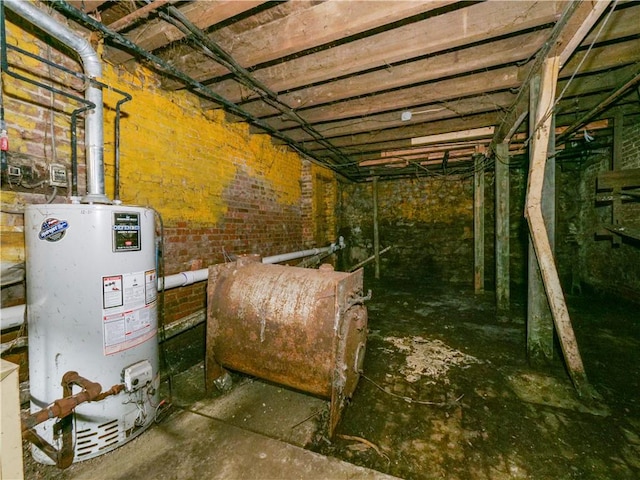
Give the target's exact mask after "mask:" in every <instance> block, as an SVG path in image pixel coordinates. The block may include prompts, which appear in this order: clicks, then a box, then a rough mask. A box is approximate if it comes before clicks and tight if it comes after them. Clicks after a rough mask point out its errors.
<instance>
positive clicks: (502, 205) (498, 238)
mask: <svg viewBox="0 0 640 480" xmlns="http://www.w3.org/2000/svg"><path fill="white" fill-rule="evenodd" d="M495 176H496V178H495V186H496V187H495V188H496V194H495V196H496V200H495V204H496V206H495V209H496V210H495V212H496V213H495V222H496V227H495V228H496V234H495V256H496V307H497V310H498V312H499V313H505V312H508V311H509V295H510V292H509V287H510V285H509V283H510V278H509V253H510V251H509V144H508V143H504V142H503V143H499V144H498V145H497V146H496V163H495Z"/></svg>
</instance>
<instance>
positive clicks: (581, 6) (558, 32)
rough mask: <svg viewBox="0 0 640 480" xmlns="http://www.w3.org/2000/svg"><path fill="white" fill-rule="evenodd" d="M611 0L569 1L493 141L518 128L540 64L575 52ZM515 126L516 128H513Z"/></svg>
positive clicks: (566, 57)
mask: <svg viewBox="0 0 640 480" xmlns="http://www.w3.org/2000/svg"><path fill="white" fill-rule="evenodd" d="M609 3H610V2H609V1H608V0H603V1H596V2H582V1H578V0H573V1H571V2H568V3H567V8H566V9H565V10H564V12H563V13H562V16H561V17H560V19H559V20H558V21H557V22H556V24H555V26H554V28H553V30H552V32H551V35H550V36H549V40H548V41H547V43H546V45H545V47H544V48H543V49H542V50H541V51H540V53H539V54H538V56H537V57H536V60H535V62H533V65H532V66H531V69H530V70H529V76H528V77H527V78H525V81H524V82H523V84H522V88H521V89H520V91H519V92H518V98H517V99H516V100H515V102H514V103H513V105H512V106H511V109H510V110H509V111H508V113H507V115H505V117H504V119H503V121H502V122H501V124H500V126H499V127H498V128H497V129H496V133H495V135H494V137H493V145H494V146H495V145H497V144H499V143H502V142H503V141H504V140H505V139H506V136H507V134H508V133H509V132H512V131H515V130H516V129H517V125H516V123H517V122H521V121H522V120H524V115H523V113H525V112H526V111H527V108H528V98H529V82H530V80H531V78H532V77H533V75H535V74H536V73H537V72H538V71H539V70H540V68H541V65H542V63H543V62H544V61H545V60H546V59H547V58H550V57H552V56H556V57H559V58H560V61H561V65H560V66H559V68H562V67H563V66H564V63H563V62H566V61H567V59H569V57H570V56H571V54H572V53H573V52H574V50H575V48H576V47H577V46H578V45H579V44H580V42H581V41H582V40H583V39H584V37H585V36H586V34H587V33H588V32H589V30H590V29H591V27H593V25H594V24H595V23H596V22H597V21H598V18H599V17H600V16H601V15H602V12H604V11H605V10H606V9H607V7H608V6H609ZM514 127H515V128H514Z"/></svg>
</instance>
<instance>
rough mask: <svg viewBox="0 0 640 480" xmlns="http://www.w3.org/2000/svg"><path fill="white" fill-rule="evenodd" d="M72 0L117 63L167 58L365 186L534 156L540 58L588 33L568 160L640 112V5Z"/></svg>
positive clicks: (563, 120)
mask: <svg viewBox="0 0 640 480" xmlns="http://www.w3.org/2000/svg"><path fill="white" fill-rule="evenodd" d="M53 3H54V6H55V7H56V8H58V9H59V10H61V11H62V12H63V13H64V14H65V15H67V16H70V17H73V18H74V19H76V20H81V17H80V16H78V15H75V14H74V13H73V11H72V10H71V9H69V8H68V6H67V7H63V8H61V7H60V5H61V4H63V2H53ZM69 4H71V5H73V7H75V8H77V9H80V10H82V11H84V12H85V13H88V14H90V16H91V17H93V18H95V19H96V20H98V21H99V22H101V23H102V25H103V26H105V27H106V28H103V33H105V43H106V45H107V47H106V58H107V60H108V61H109V62H112V63H114V64H116V65H123V66H125V67H127V68H135V64H136V62H139V61H144V62H147V64H148V63H149V56H146V59H145V55H144V53H150V54H153V55H155V56H156V57H157V58H159V59H161V62H160V63H159V62H152V64H154V65H155V68H157V69H158V70H159V71H160V72H163V75H164V76H163V81H162V86H163V87H164V88H166V89H170V90H178V89H184V88H188V89H191V90H192V91H194V92H195V93H197V94H199V95H200V96H201V97H202V108H203V109H215V108H221V107H224V108H225V110H226V111H227V112H228V118H229V119H230V120H232V121H248V122H249V123H250V124H251V125H252V126H251V128H252V130H253V131H255V132H267V133H269V134H271V135H272V136H273V141H274V142H275V143H283V144H288V145H289V146H291V148H293V149H295V150H297V151H299V152H301V153H302V154H303V155H304V156H306V157H308V158H311V159H313V160H314V161H316V162H319V163H321V164H323V165H326V166H328V167H329V168H331V169H333V170H335V171H337V172H339V173H340V174H341V175H343V176H344V177H346V178H347V179H349V180H352V181H366V180H368V179H370V178H372V177H373V176H379V177H383V178H389V179H391V178H398V177H406V176H414V175H439V174H443V173H458V174H465V173H470V172H471V169H472V168H473V166H472V165H473V163H472V156H473V155H474V154H484V155H486V157H487V162H488V163H487V165H489V164H490V161H491V155H492V153H491V152H492V150H493V148H492V146H493V145H495V142H501V141H502V140H503V139H504V137H505V136H508V138H510V139H511V142H510V148H511V151H512V154H513V155H514V156H517V155H523V154H524V153H525V152H526V147H527V144H528V142H527V138H526V134H525V133H521V132H526V131H527V126H526V122H521V123H519V122H518V120H522V119H523V118H524V117H525V115H521V114H520V113H521V112H520V110H522V109H523V107H522V106H521V105H522V104H523V102H524V103H525V104H526V98H525V97H526V95H524V94H525V93H526V92H524V91H523V90H525V89H526V88H527V87H528V82H529V80H530V78H531V75H532V74H533V73H535V72H534V70H533V69H535V65H536V60H537V59H538V58H539V57H541V56H542V55H544V54H548V50H549V48H554V46H555V45H559V46H560V47H561V48H565V47H566V44H567V43H568V42H570V41H571V37H572V35H574V34H575V35H576V36H577V38H578V39H579V46H578V47H577V49H576V50H575V51H574V53H573V54H572V55H571V56H570V57H569V58H567V59H566V61H565V63H564V65H563V66H562V69H561V71H560V79H559V84H558V88H557V92H558V94H557V98H556V107H555V113H556V128H557V129H558V132H562V131H563V129H566V128H567V127H571V130H570V132H567V134H565V135H564V137H562V136H561V138H563V140H564V143H562V144H559V145H558V148H559V149H560V150H561V151H560V153H559V155H560V156H559V157H558V158H559V159H561V158H566V159H567V160H570V159H572V158H576V156H578V157H579V156H580V155H582V154H583V153H584V152H585V150H593V149H596V148H603V147H605V146H608V145H610V143H611V138H612V129H611V127H612V121H611V120H610V119H612V118H613V116H614V112H615V111H617V112H620V111H622V112H623V113H624V114H625V115H639V114H640V90H638V83H639V80H640V2H635V1H626V2H625V1H619V2H601V3H599V4H598V2H595V1H584V2H570V1H551V0H544V1H498V0H490V1H484V2H473V1H472V2H469V1H467V2H458V1H451V0H442V1H435V0H431V1H423V0H411V1H401V0H397V1H355V0H354V1H346V0H326V1H302V0H300V1H297V0H294V1H290V2H264V1H258V0H244V1H237V0H226V1H225V0H217V1H195V2H180V1H172V0H155V1H153V2H148V1H127V2H116V1H87V0H77V1H71V2H69ZM598 7H599V9H598ZM594 9H595V10H594ZM594 11H595V12H596V14H597V15H598V16H597V18H598V20H597V21H596V22H595V25H594V26H593V28H589V29H588V31H585V32H584V34H581V30H580V29H581V28H584V26H585V25H591V24H589V23H588V16H589V14H591V15H592V16H593V15H595V14H594V13H593V12H594ZM70 12H71V13H70ZM600 12H601V13H600ZM571 15H573V16H571ZM84 23H85V24H87V22H86V21H85V22H84ZM563 29H566V30H563ZM110 32H117V33H118V34H119V35H122V36H124V37H125V38H126V39H128V40H129V41H130V42H132V43H133V44H134V45H135V46H137V48H131V47H130V46H129V47H123V46H122V45H123V43H124V42H123V41H122V37H118V36H117V35H112V34H111V33H110ZM564 34H566V35H565V37H563V36H562V35H564ZM585 35H586V36H585ZM554 42H555V44H554ZM563 42H564V45H562V43H563ZM560 47H559V48H560ZM545 49H546V50H545ZM166 65H169V66H170V67H171V68H169V69H168V68H166ZM176 71H178V72H180V73H181V74H183V75H179V77H181V78H177V77H176V75H175V72H176ZM167 72H169V73H167ZM185 76H186V77H187V78H188V79H190V80H193V81H189V82H185V79H184V78H185ZM524 110H525V111H526V106H525V107H524ZM518 126H519V129H518V130H516V127H518ZM585 126H586V127H585ZM569 133H570V134H571V135H569ZM492 142H493V143H492ZM522 158H524V159H525V160H526V156H523V157H522Z"/></svg>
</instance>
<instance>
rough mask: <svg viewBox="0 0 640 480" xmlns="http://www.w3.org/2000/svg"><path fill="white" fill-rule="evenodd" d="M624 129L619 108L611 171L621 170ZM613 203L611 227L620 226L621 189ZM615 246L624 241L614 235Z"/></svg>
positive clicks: (615, 114) (616, 115) (615, 118)
mask: <svg viewBox="0 0 640 480" xmlns="http://www.w3.org/2000/svg"><path fill="white" fill-rule="evenodd" d="M623 129H624V112H623V111H622V108H620V107H618V108H616V109H615V111H614V117H613V155H611V170H613V171H616V170H619V169H620V161H621V160H622V139H623V135H622V133H623V132H622V131H623ZM612 196H613V202H612V203H611V225H613V226H616V225H618V215H619V213H620V209H621V207H622V200H621V198H620V188H619V187H616V188H614V189H613V192H612ZM611 241H612V243H613V245H620V243H622V239H621V238H620V236H618V235H613V237H612V239H611Z"/></svg>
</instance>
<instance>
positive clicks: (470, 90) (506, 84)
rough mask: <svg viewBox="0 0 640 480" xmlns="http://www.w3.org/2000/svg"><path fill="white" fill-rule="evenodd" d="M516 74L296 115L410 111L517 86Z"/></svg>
mask: <svg viewBox="0 0 640 480" xmlns="http://www.w3.org/2000/svg"><path fill="white" fill-rule="evenodd" d="M518 74H519V69H518V67H516V66H511V67H504V68H499V69H496V70H491V71H489V72H481V73H476V74H474V75H468V76H466V77H461V78H455V79H451V80H443V81H441V82H433V83H428V84H425V85H419V86H416V87H410V88H404V89H402V90H395V91H392V92H387V93H382V94H379V95H372V96H368V97H362V98H356V99H353V100H347V101H344V102H340V103H337V104H334V105H327V106H322V107H317V108H310V109H308V110H302V111H299V112H298V114H299V115H300V116H301V117H302V118H304V119H305V120H306V121H307V122H309V123H317V122H326V121H336V120H339V119H342V118H357V117H364V116H367V115H372V114H376V113H378V112H385V111H389V110H400V109H405V108H411V107H412V106H413V105H416V104H429V103H433V102H439V101H445V100H451V99H455V98H460V97H466V96H470V95H481V94H483V93H485V92H493V91H499V90H506V89H509V88H515V87H519V86H520V79H519V78H518ZM266 121H267V122H268V123H269V124H270V125H272V126H274V128H278V129H286V128H287V127H293V126H295V124H293V122H291V121H286V120H281V119H280V118H279V117H276V118H272V119H268V120H266Z"/></svg>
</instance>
